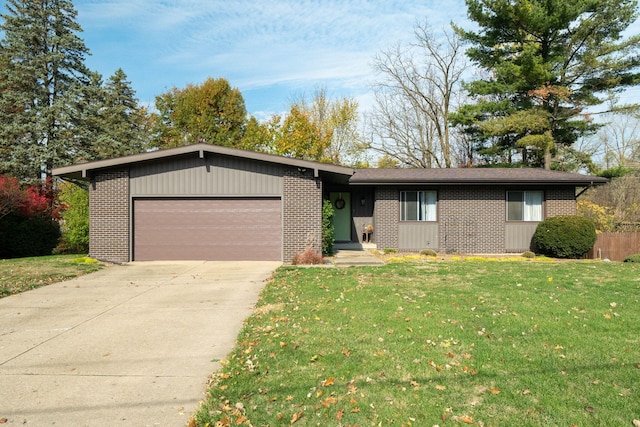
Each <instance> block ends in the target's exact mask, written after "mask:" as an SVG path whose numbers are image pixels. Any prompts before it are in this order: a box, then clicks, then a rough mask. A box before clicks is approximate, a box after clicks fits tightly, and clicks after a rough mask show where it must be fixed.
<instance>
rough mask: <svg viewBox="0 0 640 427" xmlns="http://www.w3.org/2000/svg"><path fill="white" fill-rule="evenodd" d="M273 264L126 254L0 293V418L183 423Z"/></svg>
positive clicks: (45, 422)
mask: <svg viewBox="0 0 640 427" xmlns="http://www.w3.org/2000/svg"><path fill="white" fill-rule="evenodd" d="M279 265H280V264H279V263H274V262H243V263H240V262H235V263H234V262H201V261H199V262H191V261H189V262H174V263H169V262H145V263H131V264H128V265H123V266H112V267H108V268H106V269H104V270H102V271H99V272H97V273H94V274H91V275H88V276H83V277H80V278H77V279H74V280H70V281H67V282H63V283H57V284H54V285H50V286H46V287H44V288H40V289H37V290H33V291H29V292H25V293H23V294H20V295H15V296H11V297H7V298H3V299H0V420H3V419H6V424H7V425H28V426H29V425H32V426H50V425H56V426H184V425H185V424H186V422H187V421H188V419H189V417H190V415H191V414H192V412H193V411H194V410H196V409H197V408H198V405H199V402H200V401H201V400H203V399H204V397H205V395H204V393H205V390H206V382H207V379H208V376H209V375H210V374H211V373H212V372H213V371H215V370H216V369H218V368H219V364H218V363H217V362H218V361H219V360H221V359H224V358H225V357H226V356H227V354H228V353H229V352H230V351H231V349H232V347H233V345H234V343H235V341H236V337H237V334H238V332H239V330H240V328H241V326H242V321H243V319H244V318H246V317H247V316H249V315H250V314H251V312H252V310H253V306H254V304H255V302H256V301H257V299H258V294H259V292H260V291H261V289H262V287H263V285H264V282H265V279H267V278H268V277H269V276H270V275H271V273H272V272H273V270H274V269H275V268H277V267H278V266H279ZM3 421H4V420H3Z"/></svg>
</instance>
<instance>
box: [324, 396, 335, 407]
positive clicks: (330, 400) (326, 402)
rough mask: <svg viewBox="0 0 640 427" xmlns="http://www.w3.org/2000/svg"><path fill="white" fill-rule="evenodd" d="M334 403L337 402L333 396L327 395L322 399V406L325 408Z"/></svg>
mask: <svg viewBox="0 0 640 427" xmlns="http://www.w3.org/2000/svg"><path fill="white" fill-rule="evenodd" d="M336 403H338V399H337V398H335V397H327V398H326V399H324V400H323V401H322V406H324V407H325V408H329V407H331V405H335V404H336Z"/></svg>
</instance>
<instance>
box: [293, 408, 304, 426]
mask: <svg viewBox="0 0 640 427" xmlns="http://www.w3.org/2000/svg"><path fill="white" fill-rule="evenodd" d="M303 415H304V411H300V412H296V413H295V414H293V416H292V417H291V424H295V423H296V422H298V421H299V420H300V418H302V416H303Z"/></svg>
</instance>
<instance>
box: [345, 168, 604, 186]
mask: <svg viewBox="0 0 640 427" xmlns="http://www.w3.org/2000/svg"><path fill="white" fill-rule="evenodd" d="M606 182H607V179H606V178H600V177H595V176H589V175H581V174H576V173H566V172H558V171H551V170H545V169H533V168H452V169H357V170H356V172H355V174H354V175H353V176H352V177H351V178H350V179H349V183H350V184H354V185H398V184H400V185H412V184H413V185H415V184H420V185H425V184H426V185H429V184H433V185H436V184H438V185H442V184H451V185H462V184H465V185H479V184H498V183H500V184H505V183H508V184H546V185H575V186H586V185H593V184H604V183H606Z"/></svg>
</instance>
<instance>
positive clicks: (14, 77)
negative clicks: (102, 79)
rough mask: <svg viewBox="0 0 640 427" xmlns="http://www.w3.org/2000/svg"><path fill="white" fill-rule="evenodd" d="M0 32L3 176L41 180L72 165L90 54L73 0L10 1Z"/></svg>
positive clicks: (1, 168)
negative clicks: (76, 119) (0, 36)
mask: <svg viewBox="0 0 640 427" xmlns="http://www.w3.org/2000/svg"><path fill="white" fill-rule="evenodd" d="M6 9H7V13H6V14H3V15H1V17H2V19H3V22H2V24H0V29H1V30H2V32H3V39H2V40H0V113H2V119H0V150H1V153H2V163H1V164H0V172H3V173H9V174H11V175H14V176H17V177H19V178H20V179H22V180H37V179H40V178H41V176H42V175H43V174H46V175H50V173H51V169H52V168H53V167H56V166H61V165H64V164H68V163H70V162H72V161H73V160H74V153H77V151H78V149H77V147H76V146H75V144H76V142H77V139H76V138H74V129H73V127H72V123H73V118H74V117H75V116H77V111H75V110H74V107H75V106H77V105H78V103H77V102H75V100H74V99H73V97H74V96H77V95H78V93H80V92H81V90H80V88H81V87H82V86H85V85H87V84H88V83H90V79H89V71H88V70H87V68H86V66H85V64H84V60H85V57H86V55H88V54H89V51H88V49H87V47H86V46H85V44H84V42H83V40H82V39H81V38H80V37H79V36H78V33H80V32H81V31H82V29H81V27H80V25H79V24H78V23H77V22H76V16H77V12H76V10H75V9H74V6H73V4H72V2H71V1H69V0H7V3H6Z"/></svg>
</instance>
